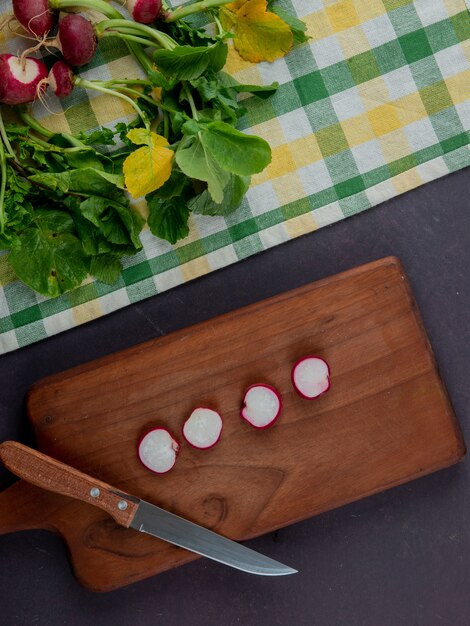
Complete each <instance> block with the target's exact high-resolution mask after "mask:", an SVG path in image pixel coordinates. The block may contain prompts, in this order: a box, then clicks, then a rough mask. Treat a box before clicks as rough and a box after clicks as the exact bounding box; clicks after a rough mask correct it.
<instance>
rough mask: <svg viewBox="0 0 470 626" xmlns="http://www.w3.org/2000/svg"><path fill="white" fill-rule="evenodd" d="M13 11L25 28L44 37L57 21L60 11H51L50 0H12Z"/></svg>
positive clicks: (39, 36) (37, 35)
mask: <svg viewBox="0 0 470 626" xmlns="http://www.w3.org/2000/svg"><path fill="white" fill-rule="evenodd" d="M12 4H13V13H14V14H15V17H16V19H17V20H18V22H19V23H20V24H21V26H23V28H24V29H25V30H27V31H28V32H30V33H32V34H33V35H35V36H36V37H38V38H42V37H44V35H47V33H48V32H49V31H51V30H52V29H53V28H54V26H55V25H56V23H57V16H58V13H57V12H56V11H51V9H50V7H49V0H12Z"/></svg>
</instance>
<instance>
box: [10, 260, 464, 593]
mask: <svg viewBox="0 0 470 626" xmlns="http://www.w3.org/2000/svg"><path fill="white" fill-rule="evenodd" d="M309 353H312V354H318V355H319V356H322V357H324V358H325V359H326V360H327V361H328V363H329V364H330V367H331V372H332V378H331V383H332V386H331V389H330V391H329V392H328V393H327V394H325V395H323V396H321V397H319V398H318V399H316V400H313V401H308V400H304V399H302V398H300V397H299V396H298V395H297V394H296V393H295V392H294V390H293V388H292V386H291V383H290V369H291V365H292V364H293V362H294V361H295V360H296V359H297V358H298V357H300V356H302V355H304V354H309ZM253 382H266V383H269V384H271V385H274V386H275V387H277V388H278V389H279V390H280V391H281V394H282V396H283V402H284V408H283V413H282V415H281V417H280V418H279V420H278V421H277V423H276V424H275V425H274V426H273V427H272V428H271V429H267V430H263V431H256V430H255V429H253V428H251V427H250V426H249V425H248V424H247V423H246V422H244V421H243V420H241V419H240V417H239V410H240V403H241V398H242V394H243V390H244V389H245V388H246V387H247V386H248V385H250V384H251V383H253ZM195 405H204V406H211V407H213V408H214V409H216V410H218V411H219V412H220V413H221V414H222V415H223V417H224V431H223V434H222V438H221V440H220V442H219V443H218V444H217V445H216V446H215V447H214V448H213V449H211V450H208V451H202V450H195V449H193V448H190V447H189V446H188V445H187V444H185V443H184V441H182V440H181V439H182V438H181V437H179V432H180V428H181V426H182V423H183V421H184V420H185V418H186V417H187V416H188V415H189V414H190V412H191V410H192V408H194V406H195ZM28 411H29V417H30V420H31V422H32V425H33V427H34V429H35V431H36V434H37V441H38V447H39V448H40V449H41V450H43V451H44V452H46V453H47V454H50V455H51V456H53V457H54V458H57V459H60V460H62V461H64V462H66V463H68V464H70V465H72V466H73V467H76V468H78V469H79V470H81V471H83V472H86V473H87V474H91V475H92V476H96V477H97V478H99V479H101V480H103V481H106V482H108V483H110V484H112V485H115V486H116V487H118V488H119V489H122V490H123V491H126V492H129V493H131V494H134V495H136V496H138V497H140V498H143V499H146V500H148V501H150V502H153V503H155V504H157V505H159V506H162V507H164V508H166V509H168V510H170V511H172V512H174V513H177V514H179V515H182V516H184V517H187V518H188V519H191V520H193V521H195V522H197V523H200V524H203V525H204V526H206V527H208V528H211V529H213V530H215V531H217V532H220V533H221V534H223V535H226V536H227V537H230V538H232V539H236V540H240V539H247V538H250V537H253V536H256V535H259V534H262V533H266V532H268V531H271V530H274V529H276V528H279V527H282V526H285V525H287V524H291V523H293V522H295V521H298V520H302V519H305V518H307V517H310V516H312V515H316V514H318V513H320V512H322V511H326V510H329V509H332V508H334V507H338V506H340V505H343V504H346V503H348V502H352V501H354V500H357V499H359V498H362V497H364V496H367V495H369V494H372V493H375V492H378V491H382V490H384V489H386V488H389V487H392V486H394V485H398V484H401V483H403V482H406V481H408V480H411V479H413V478H417V477H419V476H422V475H424V474H427V473H429V472H432V471H434V470H437V469H440V468H443V467H446V466H448V465H451V464H453V463H455V462H457V461H459V460H460V459H462V458H463V456H464V454H465V444H464V442H463V439H462V435H461V433H460V430H459V427H458V424H457V422H456V419H455V416H454V414H453V411H452V408H451V405H450V403H449V400H448V398H447V395H446V392H445V389H444V387H443V384H442V382H441V380H440V378H439V375H438V373H437V370H436V366H435V362H434V358H433V355H432V351H431V348H430V346H429V343H428V340H427V338H426V334H425V332H424V329H423V326H422V323H421V320H420V317H419V314H418V312H417V309H416V305H415V302H414V300H413V298H412V296H411V293H410V290H409V286H408V283H407V280H406V278H405V276H404V274H403V271H402V268H401V266H400V263H399V262H398V261H397V260H396V259H394V258H387V259H382V260H380V261H377V262H374V263H371V264H368V265H365V266H362V267H359V268H356V269H354V270H351V271H349V272H345V273H343V274H339V275H337V276H333V277H330V278H327V279H325V280H322V281H319V282H317V283H314V284H310V285H306V286H305V287H301V288H299V289H296V290H294V291H290V292H287V293H284V294H281V295H279V296H276V297H274V298H271V299H269V300H265V301H262V302H259V303H257V304H254V305H251V306H249V307H246V308H243V309H240V310H237V311H234V312H232V313H229V314H227V315H224V316H221V317H219V318H216V319H213V320H209V321H207V322H204V323H202V324H199V325H196V326H193V327H190V328H186V329H184V330H181V331H178V332H176V333H173V334H171V335H168V336H166V337H161V338H158V339H156V340H154V341H150V342H147V343H145V344H142V345H139V346H136V347H134V348H131V349H129V350H126V351H123V352H120V353H117V354H114V355H110V356H108V357H105V358H103V359H100V360H98V361H95V362H92V363H88V364H86V365H83V366H80V367H78V368H75V369H73V370H69V371H67V372H63V373H61V374H59V375H57V376H53V377H50V378H48V379H46V380H44V381H41V382H40V383H38V384H37V385H36V386H35V387H34V388H33V389H32V390H31V392H30V394H29V398H28ZM159 424H160V425H164V426H165V427H167V428H168V429H169V430H171V431H172V432H173V433H174V434H175V435H176V436H177V438H178V439H180V440H181V443H182V449H181V452H180V455H179V457H178V460H177V463H176V465H175V468H174V469H173V470H172V471H171V472H169V473H168V474H164V475H160V476H157V475H155V474H152V473H150V472H148V471H147V470H146V469H145V468H144V467H142V466H141V465H140V463H139V462H138V459H137V457H136V452H135V449H136V444H137V441H138V439H139V437H140V435H141V434H142V433H143V432H144V431H145V430H146V429H147V428H149V427H151V426H154V425H159ZM9 502H10V503H11V502H15V507H16V510H15V511H12V510H11V506H9V504H8V503H9ZM0 504H2V505H3V506H0V532H11V531H12V530H14V529H15V528H33V527H37V528H50V529H53V530H55V531H56V532H58V533H60V534H61V535H62V536H63V537H64V539H65V541H66V542H67V544H68V546H69V549H70V553H71V559H72V563H73V567H74V570H75V572H76V575H77V577H78V578H79V580H80V581H81V582H82V583H83V584H85V585H86V586H87V587H89V588H91V589H94V590H96V591H105V590H110V589H114V588H117V587H120V586H123V585H126V584H128V583H131V582H134V581H136V580H139V579H142V578H145V577H148V576H151V575H153V574H156V573H158V572H162V571H164V570H166V569H169V568H171V567H175V566H177V565H180V564H182V563H185V562H187V561H190V560H192V559H193V558H197V557H196V555H193V554H191V553H189V552H187V551H185V550H182V549H180V548H176V547H174V546H171V545H169V544H167V543H165V542H163V541H160V540H157V539H154V538H152V537H149V536H145V535H143V534H141V533H136V532H134V531H132V530H128V529H125V528H122V527H120V526H118V525H117V524H116V523H115V522H114V521H113V520H112V519H111V518H109V517H108V516H106V515H105V514H104V513H102V512H100V511H99V510H97V509H96V508H94V507H91V506H89V505H87V504H84V503H81V502H77V501H74V500H71V499H69V498H66V497H64V496H58V495H54V494H49V493H47V492H42V491H41V490H40V489H38V488H36V487H31V486H30V485H26V483H24V482H22V481H20V482H19V483H17V484H15V485H14V486H13V487H11V488H10V489H9V490H7V491H5V492H3V493H2V494H0ZM289 564H290V565H292V566H294V567H295V562H292V563H289Z"/></svg>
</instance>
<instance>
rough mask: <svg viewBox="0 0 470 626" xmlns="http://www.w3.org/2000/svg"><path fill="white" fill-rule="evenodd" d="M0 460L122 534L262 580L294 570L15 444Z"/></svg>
mask: <svg viewBox="0 0 470 626" xmlns="http://www.w3.org/2000/svg"><path fill="white" fill-rule="evenodd" d="M0 459H1V461H2V462H3V464H4V465H5V467H7V468H8V469H9V470H10V471H11V472H13V473H14V474H16V475H17V476H19V477H20V478H22V479H23V480H26V481H27V482H30V483H32V484H33V485H36V486H37V487H41V488H43V489H46V490H48V491H53V492H55V493H59V494H62V495H64V496H69V497H72V498H76V499H78V500H82V501H83V502H87V503H88V504H92V505H94V506H96V507H98V508H100V509H102V510H103V511H106V513H108V514H109V515H111V516H112V517H113V518H114V519H115V521H116V522H117V523H118V524H121V525H122V526H125V527H126V528H132V529H134V530H137V531H140V532H143V533H147V534H149V535H153V536H154V537H158V538H159V539H163V540H164V541H168V542H169V543H172V544H174V545H176V546H180V547H181V548H186V549H187V550H190V551H191V552H195V553H197V554H200V555H201V556H205V557H207V558H209V559H212V560H214V561H218V562H219V563H223V564H225V565H229V566H230V567H234V568H236V569H239V570H242V571H244V572H249V573H251V574H258V575H261V576H283V575H287V574H295V573H296V572H297V570H295V569H293V568H291V567H288V566H287V565H283V564H282V563H279V562H278V561H275V560H274V559H270V558H269V557H267V556H264V555H263V554H260V553H259V552H256V551H255V550H251V549H250V548H247V547H246V546H243V545H241V544H239V543H237V542H236V541H232V540H231V539H228V538H226V537H223V536H222V535H219V534H217V533H215V532H213V531H211V530H208V529H207V528H204V527H203V526H199V525H198V524H195V523H194V522H191V521H189V520H187V519H185V518H183V517H180V516H179V515H175V514H174V513H170V512H169V511H166V510H165V509H162V508H160V507H158V506H156V505H154V504H150V503H149V502H146V501H145V500H141V499H140V498H137V497H135V496H133V495H131V494H129V493H126V492H124V491H120V490H118V489H115V488H114V487H112V486H111V485H108V484H107V483H104V482H102V481H100V480H97V479H95V478H93V477H92V476H88V475H87V474H84V473H82V472H79V471H78V470H77V469H75V468H73V467H71V466H70V465H66V464H65V463H62V462H60V461H57V460H56V459H53V458H52V457H50V456H47V455H46V454H43V453H42V452H38V451H37V450H33V449H32V448H29V447H28V446H25V445H23V444H21V443H18V442H16V441H5V442H4V443H2V444H0Z"/></svg>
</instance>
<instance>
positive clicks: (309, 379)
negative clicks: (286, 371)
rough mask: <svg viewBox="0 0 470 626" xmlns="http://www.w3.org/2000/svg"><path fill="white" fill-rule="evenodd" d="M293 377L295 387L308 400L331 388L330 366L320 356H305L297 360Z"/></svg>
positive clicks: (293, 369)
mask: <svg viewBox="0 0 470 626" xmlns="http://www.w3.org/2000/svg"><path fill="white" fill-rule="evenodd" d="M291 378H292V384H293V385H294V389H295V390H296V391H297V393H298V394H299V395H300V396H302V398H306V399H307V400H313V399H314V398H318V396H321V395H322V394H323V393H326V392H327V391H328V390H329V388H330V368H329V366H328V363H327V362H326V361H325V360H324V359H322V358H321V357H318V356H304V357H302V358H301V359H299V360H298V361H296V362H295V363H294V366H293V368H292V373H291Z"/></svg>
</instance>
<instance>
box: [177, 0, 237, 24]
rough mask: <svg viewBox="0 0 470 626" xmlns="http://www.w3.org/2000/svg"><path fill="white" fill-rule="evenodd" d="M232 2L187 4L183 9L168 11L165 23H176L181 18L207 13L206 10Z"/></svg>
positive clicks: (217, 0) (207, 0)
mask: <svg viewBox="0 0 470 626" xmlns="http://www.w3.org/2000/svg"><path fill="white" fill-rule="evenodd" d="M232 1H233V0H202V1H201V2H195V3H194V4H187V5H185V6H184V7H179V8H178V9H175V10H174V11H170V13H169V14H167V16H166V18H165V21H166V22H176V20H180V19H181V18H182V17H187V16H188V15H193V14H194V13H200V12H201V11H207V9H212V8H214V7H220V6H223V5H224V4H229V3H230V2H232Z"/></svg>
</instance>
